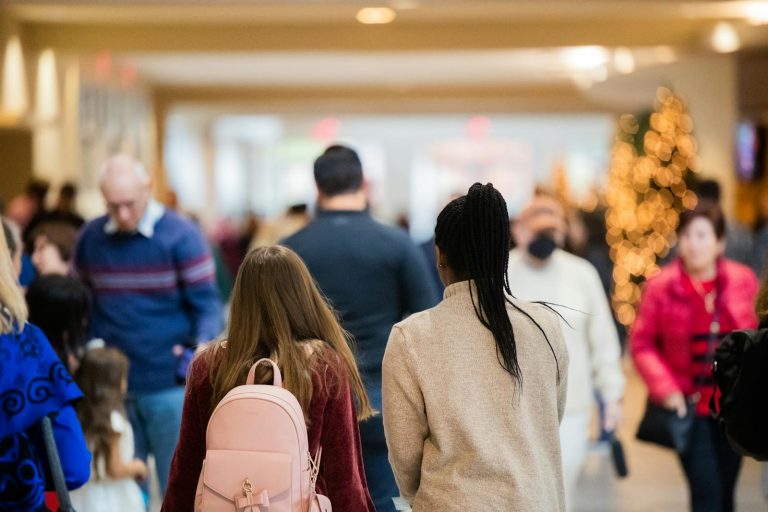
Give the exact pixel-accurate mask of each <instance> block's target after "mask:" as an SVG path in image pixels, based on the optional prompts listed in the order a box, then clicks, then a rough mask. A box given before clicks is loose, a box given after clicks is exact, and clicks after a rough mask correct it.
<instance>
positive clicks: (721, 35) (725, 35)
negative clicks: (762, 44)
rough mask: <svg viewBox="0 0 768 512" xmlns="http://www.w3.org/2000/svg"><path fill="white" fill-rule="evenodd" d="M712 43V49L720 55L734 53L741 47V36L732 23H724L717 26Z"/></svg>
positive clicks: (713, 32) (711, 39)
mask: <svg viewBox="0 0 768 512" xmlns="http://www.w3.org/2000/svg"><path fill="white" fill-rule="evenodd" d="M710 43H711V44H712V48H713V49H714V50H715V51H716V52H718V53H732V52H735V51H736V50H738V49H739V48H740V47H741V41H740V40H739V34H737V33H736V29H735V28H733V25H731V24H730V23H726V22H724V21H721V22H720V23H718V24H717V25H715V28H714V30H713V31H712V37H711V38H710Z"/></svg>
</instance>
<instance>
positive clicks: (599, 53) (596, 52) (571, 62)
mask: <svg viewBox="0 0 768 512" xmlns="http://www.w3.org/2000/svg"><path fill="white" fill-rule="evenodd" d="M562 59H563V61H564V62H565V64H566V65H567V66H568V67H570V68H571V69H575V70H591V69H595V68H597V67H600V66H603V65H605V64H607V63H608V50H606V49H605V48H603V47H602V46H573V47H570V48H564V49H563V50H562Z"/></svg>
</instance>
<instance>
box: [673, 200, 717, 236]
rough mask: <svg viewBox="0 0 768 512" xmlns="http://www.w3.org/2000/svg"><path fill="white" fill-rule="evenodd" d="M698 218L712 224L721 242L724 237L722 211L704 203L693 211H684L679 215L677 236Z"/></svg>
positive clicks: (714, 205)
mask: <svg viewBox="0 0 768 512" xmlns="http://www.w3.org/2000/svg"><path fill="white" fill-rule="evenodd" d="M698 217H702V218H704V219H707V220H708V221H709V222H710V224H712V228H713V229H714V230H715V235H717V239H718V240H722V239H723V237H725V217H724V216H723V211H722V210H721V209H720V207H719V206H717V205H716V204H712V203H705V202H700V203H699V204H698V205H696V208H694V209H693V210H684V211H683V212H682V213H681V214H680V222H679V223H678V225H677V234H678V235H680V233H682V232H683V231H684V230H685V228H687V227H688V226H689V225H690V223H691V222H693V220H694V219H696V218H698Z"/></svg>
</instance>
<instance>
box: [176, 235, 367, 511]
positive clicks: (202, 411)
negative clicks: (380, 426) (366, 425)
mask: <svg viewBox="0 0 768 512" xmlns="http://www.w3.org/2000/svg"><path fill="white" fill-rule="evenodd" d="M264 357H268V358H270V359H273V360H275V361H277V362H278V365H279V367H280V371H281V373H282V375H283V385H284V387H285V388H286V389H288V390H289V391H290V392H291V393H293V394H294V395H295V396H296V398H297V399H298V401H299V403H300V404H301V407H302V410H303V411H304V416H305V419H306V421H307V435H308V438H309V449H310V452H311V453H317V451H318V449H319V448H320V447H322V449H323V462H322V465H321V467H320V474H319V477H318V479H317V491H318V492H319V493H321V494H324V495H326V496H328V498H329V499H330V500H331V503H332V504H333V509H334V510H335V511H354V512H366V511H374V510H375V509H374V506H373V502H372V501H371V497H370V494H369V492H368V487H367V483H366V480H365V473H364V471H363V460H362V452H361V449H360V432H359V429H358V425H357V422H358V420H360V419H364V418H367V417H369V416H371V415H372V410H371V406H370V403H369V401H368V396H367V395H366V393H365V390H364V388H363V384H362V381H361V380H360V374H359V373H358V370H357V366H356V365H355V358H354V356H353V354H352V351H351V350H350V349H349V346H348V344H347V339H346V337H345V334H344V331H343V330H342V329H341V327H340V326H339V323H338V321H337V319H336V317H335V315H334V314H333V311H332V310H331V308H330V307H329V306H328V304H327V303H326V302H325V300H324V299H323V297H322V295H320V292H319V291H318V289H317V286H315V283H314V281H313V280H312V278H311V277H310V275H309V271H308V270H307V267H306V266H305V265H304V262H303V261H301V258H299V257H298V256H297V255H296V253H294V252H293V251H291V250H290V249H287V248H285V247H280V246H273V247H261V248H258V249H254V250H253V251H251V252H250V253H249V254H248V255H247V256H246V258H245V261H243V264H242V265H241V267H240V271H239V272H238V274H237V279H236V281H235V287H234V290H233V292H232V309H231V310H230V315H229V328H228V332H227V336H226V339H224V340H220V341H216V342H214V343H213V344H212V345H211V346H210V347H209V348H208V349H206V350H205V352H203V353H202V354H201V355H200V356H199V357H198V358H197V359H196V360H195V361H194V362H193V363H192V367H191V369H190V376H189V379H188V381H187V395H186V397H185V399H184V413H183V416H182V424H181V434H180V436H179V444H178V445H177V446H176V453H175V454H174V457H173V462H172V464H171V475H170V480H169V483H168V490H167V492H166V495H165V501H164V502H163V510H167V511H180V510H192V508H193V503H194V497H195V488H196V486H197V480H198V476H199V474H200V469H201V467H202V463H203V459H204V458H205V431H206V427H207V425H208V420H209V418H210V415H211V412H213V409H214V408H215V407H216V405H217V404H218V403H219V401H220V400H221V399H222V398H223V397H224V395H226V394H227V392H228V391H230V390H231V389H232V388H234V387H235V386H238V385H241V384H245V379H246V376H247V374H248V370H249V368H250V367H251V365H253V363H255V362H256V361H258V360H259V359H261V358H264ZM256 382H257V383H258V382H271V370H270V369H266V368H262V369H260V371H257V373H256ZM254 433H255V432H254Z"/></svg>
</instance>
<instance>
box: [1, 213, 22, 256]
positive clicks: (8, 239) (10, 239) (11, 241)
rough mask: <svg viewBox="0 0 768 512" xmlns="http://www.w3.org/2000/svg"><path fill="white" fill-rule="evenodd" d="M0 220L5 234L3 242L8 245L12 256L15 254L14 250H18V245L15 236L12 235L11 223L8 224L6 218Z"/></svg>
mask: <svg viewBox="0 0 768 512" xmlns="http://www.w3.org/2000/svg"><path fill="white" fill-rule="evenodd" d="M0 222H2V223H3V234H4V235H5V244H6V245H7V246H8V252H9V253H10V254H11V257H12V258H13V257H14V256H16V252H17V251H18V250H19V246H18V245H17V244H16V237H14V236H13V231H12V230H11V225H10V224H8V221H7V220H5V219H0Z"/></svg>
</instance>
